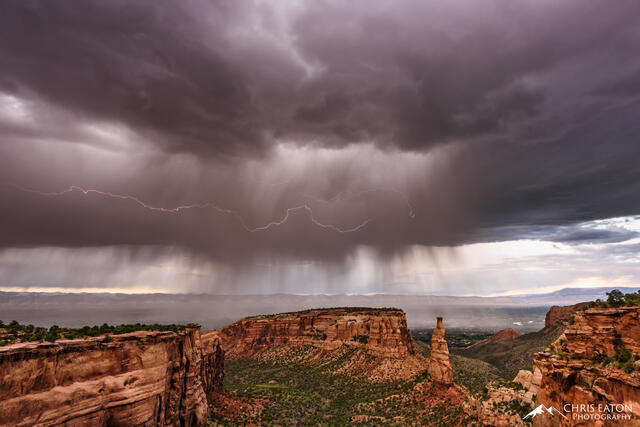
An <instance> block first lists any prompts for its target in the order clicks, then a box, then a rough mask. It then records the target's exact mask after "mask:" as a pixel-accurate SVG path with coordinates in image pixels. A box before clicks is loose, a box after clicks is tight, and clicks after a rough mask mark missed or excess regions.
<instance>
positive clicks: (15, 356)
mask: <svg viewBox="0 0 640 427" xmlns="http://www.w3.org/2000/svg"><path fill="white" fill-rule="evenodd" d="M223 378H224V352H223V351H222V349H221V347H220V345H219V342H218V341H217V340H215V339H212V338H208V339H206V340H202V339H201V336H200V326H199V325H196V324H189V325H188V326H187V327H186V328H185V329H184V330H183V331H178V332H170V331H140V332H133V333H127V334H122V335H115V336H112V337H95V338H84V339H77V340H57V341H56V342H55V343H49V342H43V343H20V344H15V345H11V346H7V347H0V409H1V410H0V425H7V426H32V425H40V426H52V425H68V426H71V425H73V426H84V425H86V426H89V425H91V426H93V425H123V426H133V425H135V426H174V425H180V426H201V425H206V422H207V417H208V413H209V409H208V402H207V396H211V395H212V394H213V393H216V392H218V391H220V390H221V389H222V380H223Z"/></svg>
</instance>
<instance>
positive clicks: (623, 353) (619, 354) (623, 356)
mask: <svg viewBox="0 0 640 427" xmlns="http://www.w3.org/2000/svg"><path fill="white" fill-rule="evenodd" d="M613 358H614V359H615V361H616V362H618V363H620V364H623V363H627V362H629V361H630V360H631V352H630V351H629V350H627V348H626V347H624V346H622V347H618V349H617V350H616V354H615V356H613Z"/></svg>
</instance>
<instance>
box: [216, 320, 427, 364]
mask: <svg viewBox="0 0 640 427" xmlns="http://www.w3.org/2000/svg"><path fill="white" fill-rule="evenodd" d="M205 335H206V336H207V337H209V336H212V335H217V336H219V338H220V340H221V343H222V347H223V349H224V350H225V352H226V354H227V356H228V357H247V356H250V355H251V354H253V353H255V352H256V351H259V350H261V349H264V348H266V347H270V346H282V345H287V346H302V345H310V346H314V347H317V348H320V349H322V350H335V349H337V348H339V347H341V346H350V347H355V348H361V349H364V350H366V351H367V353H369V354H371V355H374V356H381V357H391V358H402V357H405V356H408V355H415V354H416V351H415V344H414V342H413V339H412V338H411V335H410V333H409V329H407V321H406V318H405V314H404V312H403V311H401V310H395V309H366V308H364V309H355V308H335V309H317V310H306V311H300V312H296V313H283V314H277V315H269V316H256V317H249V318H245V319H242V320H240V321H238V322H235V323H233V324H231V325H229V326H226V327H224V328H222V329H220V330H218V331H216V332H215V333H213V334H211V333H210V334H205Z"/></svg>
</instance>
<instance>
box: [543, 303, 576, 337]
mask: <svg viewBox="0 0 640 427" xmlns="http://www.w3.org/2000/svg"><path fill="white" fill-rule="evenodd" d="M583 306H584V303H578V304H574V305H566V306H558V305H554V306H553V307H551V308H550V309H549V311H547V314H546V316H545V317H544V329H543V331H544V330H547V331H548V330H551V329H554V328H557V327H559V326H560V327H563V326H566V325H567V319H568V318H569V317H570V316H571V315H572V314H574V313H576V312H577V311H578V310H580V309H581V308H582V307H583Z"/></svg>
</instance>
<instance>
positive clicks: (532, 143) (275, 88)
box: [0, 0, 640, 280]
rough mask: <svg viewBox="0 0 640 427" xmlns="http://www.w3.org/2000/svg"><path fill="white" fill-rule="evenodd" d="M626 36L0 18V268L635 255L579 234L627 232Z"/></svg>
mask: <svg viewBox="0 0 640 427" xmlns="http://www.w3.org/2000/svg"><path fill="white" fill-rule="evenodd" d="M639 17H640V5H639V4H637V3H634V2H618V3H616V4H615V5H612V4H611V2H607V1H592V2H582V1H568V2H561V3H559V2H551V1H548V2H547V1H537V2H517V3H514V2H511V1H488V2H482V3H480V2H475V1H455V2H447V3H442V2H424V1H400V2H393V3H389V2H383V1H354V2H347V3H345V2H339V1H316V2H288V1H284V2H266V1H247V2H237V1H236V2H231V1H185V2H174V1H153V2H136V1H124V0H119V1H86V2H75V1H57V2H46V1H7V2H3V4H2V5H0V207H1V209H0V236H1V237H0V246H1V247H2V248H4V249H6V250H11V249H12V248H39V247H45V248H48V247H63V248H101V247H103V248H109V251H111V250H113V248H120V249H121V250H122V251H123V253H127V254H129V255H127V256H131V257H135V256H136V255H135V253H136V252H137V251H141V250H144V251H145V252H146V253H147V255H148V256H150V257H151V258H153V254H154V253H158V254H163V255H162V256H165V255H164V254H166V251H167V250H177V251H180V253H188V254H192V255H193V257H195V258H194V259H198V260H211V261H212V262H215V263H218V264H219V265H224V266H225V267H224V268H231V269H239V268H240V269H241V268H243V266H244V265H247V264H252V263H255V262H264V261H265V260H267V261H269V262H272V261H273V260H274V259H285V260H290V262H299V261H300V260H303V261H311V262H321V263H327V264H331V265H343V266H344V265H345V264H349V262H350V259H351V258H350V257H352V256H353V254H354V253H355V252H356V251H357V250H359V249H358V248H363V247H366V248H368V250H371V251H373V252H374V253H376V254H377V256H379V257H380V258H381V259H383V260H391V259H393V258H394V257H395V256H397V255H398V254H402V253H404V252H406V251H407V250H409V249H410V248H411V247H414V246H416V245H418V246H425V247H432V246H458V245H464V244H471V243H478V242H494V241H506V240H517V239H542V240H547V241H553V242H561V243H567V244H582V243H586V242H590V243H612V242H624V241H627V240H630V239H633V238H635V237H637V233H636V232H635V231H630V230H627V229H616V228H615V227H613V228H591V227H590V226H585V224H586V223H589V222H592V221H598V220H606V219H608V218H617V217H625V216H634V215H639V214H640V196H639V194H640V169H639V168H638V167H637V165H638V164H640V144H638V140H637V139H638V136H639V135H640V121H639V120H638V119H637V118H638V117H639V115H640V103H639V102H640V99H639V95H640V71H639V70H640V55H637V53H638V52H640V33H638V28H639V27H640V25H639V24H640V22H639V21H640V18H639ZM71 186H77V187H71ZM65 190H68V191H65ZM83 190H85V191H83ZM86 190H96V191H89V192H86ZM168 248H173V249H168ZM145 259H146V258H145ZM194 262H195V261H194ZM198 262H200V261H198ZM340 268H342V267H340ZM12 271H13V270H12ZM15 274H17V273H15ZM10 276H11V275H9V280H11V277H10Z"/></svg>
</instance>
